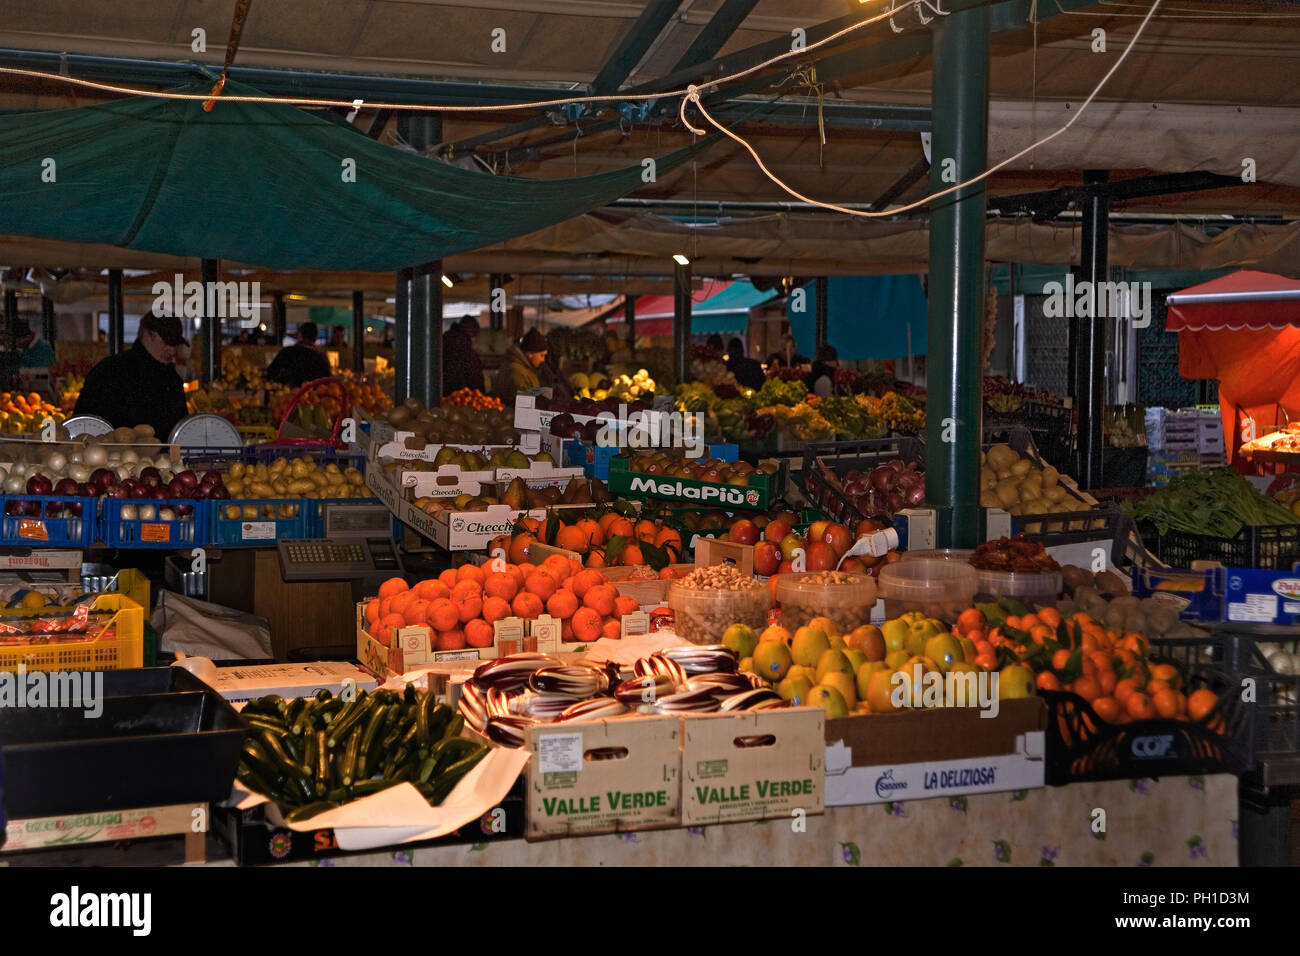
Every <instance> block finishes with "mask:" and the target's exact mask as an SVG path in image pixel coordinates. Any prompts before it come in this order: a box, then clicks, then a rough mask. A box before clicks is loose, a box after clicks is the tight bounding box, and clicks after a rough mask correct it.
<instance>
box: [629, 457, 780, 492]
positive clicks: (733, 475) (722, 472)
mask: <svg viewBox="0 0 1300 956" xmlns="http://www.w3.org/2000/svg"><path fill="white" fill-rule="evenodd" d="M627 470H628V471H631V472H634V473H636V474H640V475H663V476H664V477H666V478H690V479H693V480H695V481H711V482H713V483H715V484H726V485H737V486H740V487H746V486H748V485H749V484H750V480H749V479H750V476H751V475H775V474H776V473H777V472H778V471H780V470H781V466H780V465H779V464H778V463H777V462H775V461H762V462H759V463H758V465H751V464H750V463H749V462H747V461H723V460H722V459H720V458H707V459H706V458H688V457H687V456H686V452H685V450H684V449H681V448H665V449H661V450H658V451H653V452H647V453H646V454H642V455H636V454H629V455H628V456H627Z"/></svg>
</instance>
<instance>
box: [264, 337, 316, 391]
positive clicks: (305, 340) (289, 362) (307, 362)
mask: <svg viewBox="0 0 1300 956" xmlns="http://www.w3.org/2000/svg"><path fill="white" fill-rule="evenodd" d="M316 331H317V330H316V323H315V322H304V323H303V324H302V325H300V326H298V341H297V342H296V343H294V344H293V345H286V346H285V347H284V348H282V349H280V351H279V353H278V354H277V355H276V356H275V358H273V359H272V360H271V364H270V365H268V366H267V368H266V379H267V381H269V382H280V383H281V384H282V385H289V386H291V387H293V388H298V387H299V386H300V385H302V384H303V383H304V382H314V381H315V380H316V379H318V378H329V377H330V375H331V374H332V373H331V371H330V363H329V360H328V359H326V358H325V356H323V355H321V354H320V352H319V351H318V350H317V348H316Z"/></svg>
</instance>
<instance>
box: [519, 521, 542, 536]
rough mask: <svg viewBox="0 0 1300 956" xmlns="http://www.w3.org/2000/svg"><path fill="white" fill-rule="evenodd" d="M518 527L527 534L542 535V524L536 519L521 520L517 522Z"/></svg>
mask: <svg viewBox="0 0 1300 956" xmlns="http://www.w3.org/2000/svg"><path fill="white" fill-rule="evenodd" d="M519 527H520V528H522V529H523V530H524V531H527V532H528V533H529V534H533V535H538V534H541V533H542V523H541V522H540V521H538V520H537V519H536V518H522V519H520V521H519Z"/></svg>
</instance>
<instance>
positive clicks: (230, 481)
mask: <svg viewBox="0 0 1300 956" xmlns="http://www.w3.org/2000/svg"><path fill="white" fill-rule="evenodd" d="M225 482H226V491H227V492H228V493H229V497H231V498H239V499H241V500H242V499H253V500H257V499H264V498H366V497H369V494H370V493H369V492H368V491H366V479H365V477H364V476H363V475H362V474H361V472H360V471H359V470H358V469H356V468H353V467H351V466H343V467H340V466H339V465H338V464H336V463H334V462H329V463H328V464H324V465H322V464H320V463H319V462H317V461H316V459H315V458H313V457H312V456H311V455H302V456H300V457H298V458H287V457H284V456H281V457H277V458H274V459H272V460H271V461H270V462H258V463H257V464H253V465H248V464H245V463H243V462H238V461H237V462H235V463H233V464H232V465H231V466H230V468H229V469H228V470H227V472H226V478H225ZM230 507H231V508H234V507H235V506H234V505H232V506H230ZM229 517H232V518H233V517H237V515H234V514H231V515H229Z"/></svg>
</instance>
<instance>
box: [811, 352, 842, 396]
mask: <svg viewBox="0 0 1300 956" xmlns="http://www.w3.org/2000/svg"><path fill="white" fill-rule="evenodd" d="M839 366H840V362H839V353H837V352H836V351H835V348H834V347H833V346H830V345H823V346H822V347H821V348H819V349H818V350H817V361H815V362H813V365H812V371H811V372H809V373H808V378H807V379H805V380H804V381H805V384H807V386H808V391H809V392H812V393H813V394H814V395H820V396H821V397H822V398H825V397H826V396H827V395H830V394H831V393H832V392H834V391H835V371H836V369H838V368H839Z"/></svg>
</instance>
